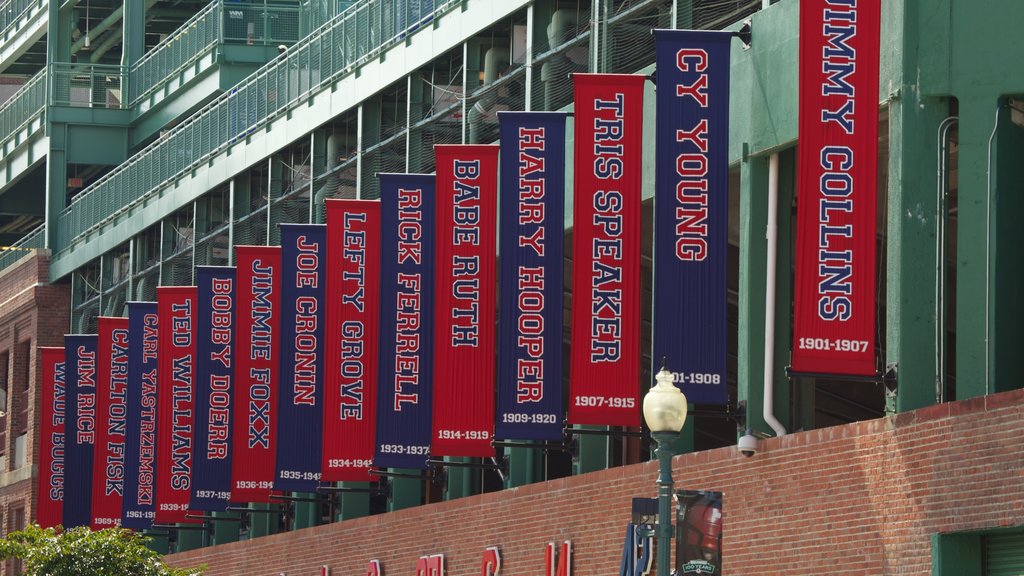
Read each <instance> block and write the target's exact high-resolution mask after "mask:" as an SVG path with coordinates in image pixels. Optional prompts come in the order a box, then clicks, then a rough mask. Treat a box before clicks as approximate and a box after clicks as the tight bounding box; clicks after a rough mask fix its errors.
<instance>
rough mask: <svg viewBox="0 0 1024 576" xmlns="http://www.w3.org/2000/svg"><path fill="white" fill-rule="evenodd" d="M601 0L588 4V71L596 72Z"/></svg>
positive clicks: (594, 0) (593, 0)
mask: <svg viewBox="0 0 1024 576" xmlns="http://www.w3.org/2000/svg"><path fill="white" fill-rule="evenodd" d="M600 22H601V0H592V1H591V2H590V46H591V48H590V71H591V72H597V71H598V55H597V53H598V52H599V49H598V47H599V46H600V45H599V44H598V42H599V41H600V37H601V24H600Z"/></svg>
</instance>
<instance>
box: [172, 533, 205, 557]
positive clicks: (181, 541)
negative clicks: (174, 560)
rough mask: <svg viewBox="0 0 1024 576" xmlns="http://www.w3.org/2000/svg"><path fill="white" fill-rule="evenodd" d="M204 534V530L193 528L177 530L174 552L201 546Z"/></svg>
mask: <svg viewBox="0 0 1024 576" xmlns="http://www.w3.org/2000/svg"><path fill="white" fill-rule="evenodd" d="M205 534H206V532H205V531H204V530H193V529H191V528H183V529H181V530H178V543H177V545H176V546H175V552H187V551H189V550H195V549H196V548H202V547H203V540H204V538H205Z"/></svg>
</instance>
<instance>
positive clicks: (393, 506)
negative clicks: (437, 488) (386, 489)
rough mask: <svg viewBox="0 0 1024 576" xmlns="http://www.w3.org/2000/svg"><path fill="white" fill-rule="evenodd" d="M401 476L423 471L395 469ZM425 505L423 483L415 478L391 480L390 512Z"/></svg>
mask: <svg viewBox="0 0 1024 576" xmlns="http://www.w3.org/2000/svg"><path fill="white" fill-rule="evenodd" d="M392 471H394V472H398V473H399V474H419V473H420V472H421V470H408V469H405V468H394V469H392ZM421 504H423V481H422V480H417V479H415V478H394V477H393V478H391V500H390V501H389V502H388V511H389V512H394V511H395V510H402V509H405V508H412V507H414V506H419V505H421Z"/></svg>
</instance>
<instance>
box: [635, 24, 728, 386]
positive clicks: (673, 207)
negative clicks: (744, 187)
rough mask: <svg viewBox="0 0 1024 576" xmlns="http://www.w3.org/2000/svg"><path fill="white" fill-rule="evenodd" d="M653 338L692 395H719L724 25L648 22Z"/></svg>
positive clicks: (724, 215) (723, 353)
mask: <svg viewBox="0 0 1024 576" xmlns="http://www.w3.org/2000/svg"><path fill="white" fill-rule="evenodd" d="M654 38H655V44H656V46H657V70H658V76H657V77H658V81H657V108H656V112H657V117H658V122H657V127H656V129H655V130H656V136H655V143H656V148H657V152H656V157H655V158H656V160H655V166H656V168H655V189H654V190H655V191H654V202H655V207H654V218H655V225H654V274H655V276H656V279H655V282H654V295H653V296H654V313H653V315H652V317H653V319H654V342H653V354H652V358H653V359H654V362H655V364H656V366H655V370H657V366H658V365H660V362H661V360H662V358H664V359H665V361H666V368H668V369H669V370H670V371H672V372H673V375H674V377H675V384H676V386H679V387H681V388H682V390H683V392H684V393H685V394H686V398H687V399H688V400H689V401H690V402H693V403H696V404H725V403H726V402H727V401H728V394H727V392H728V389H727V377H728V373H727V363H726V359H727V342H726V335H727V330H728V325H729V320H728V308H727V306H728V303H727V302H726V294H728V285H727V283H728V277H727V270H728V249H729V48H730V44H731V42H732V33H731V32H705V31H695V30H655V31H654Z"/></svg>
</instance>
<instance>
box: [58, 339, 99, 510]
mask: <svg viewBox="0 0 1024 576" xmlns="http://www.w3.org/2000/svg"><path fill="white" fill-rule="evenodd" d="M64 357H65V379H66V382H67V388H66V399H67V403H66V404H65V414H67V418H66V419H65V426H66V428H65V431H66V433H65V441H64V477H65V478H67V480H68V481H67V482H65V483H64V511H63V514H62V516H63V521H62V522H61V523H62V524H63V525H64V527H65V528H76V527H78V526H89V525H90V523H91V522H90V520H91V516H92V465H93V462H92V461H93V449H94V447H95V445H96V335H95V334H92V335H82V334H76V335H69V336H65V337H64Z"/></svg>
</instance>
